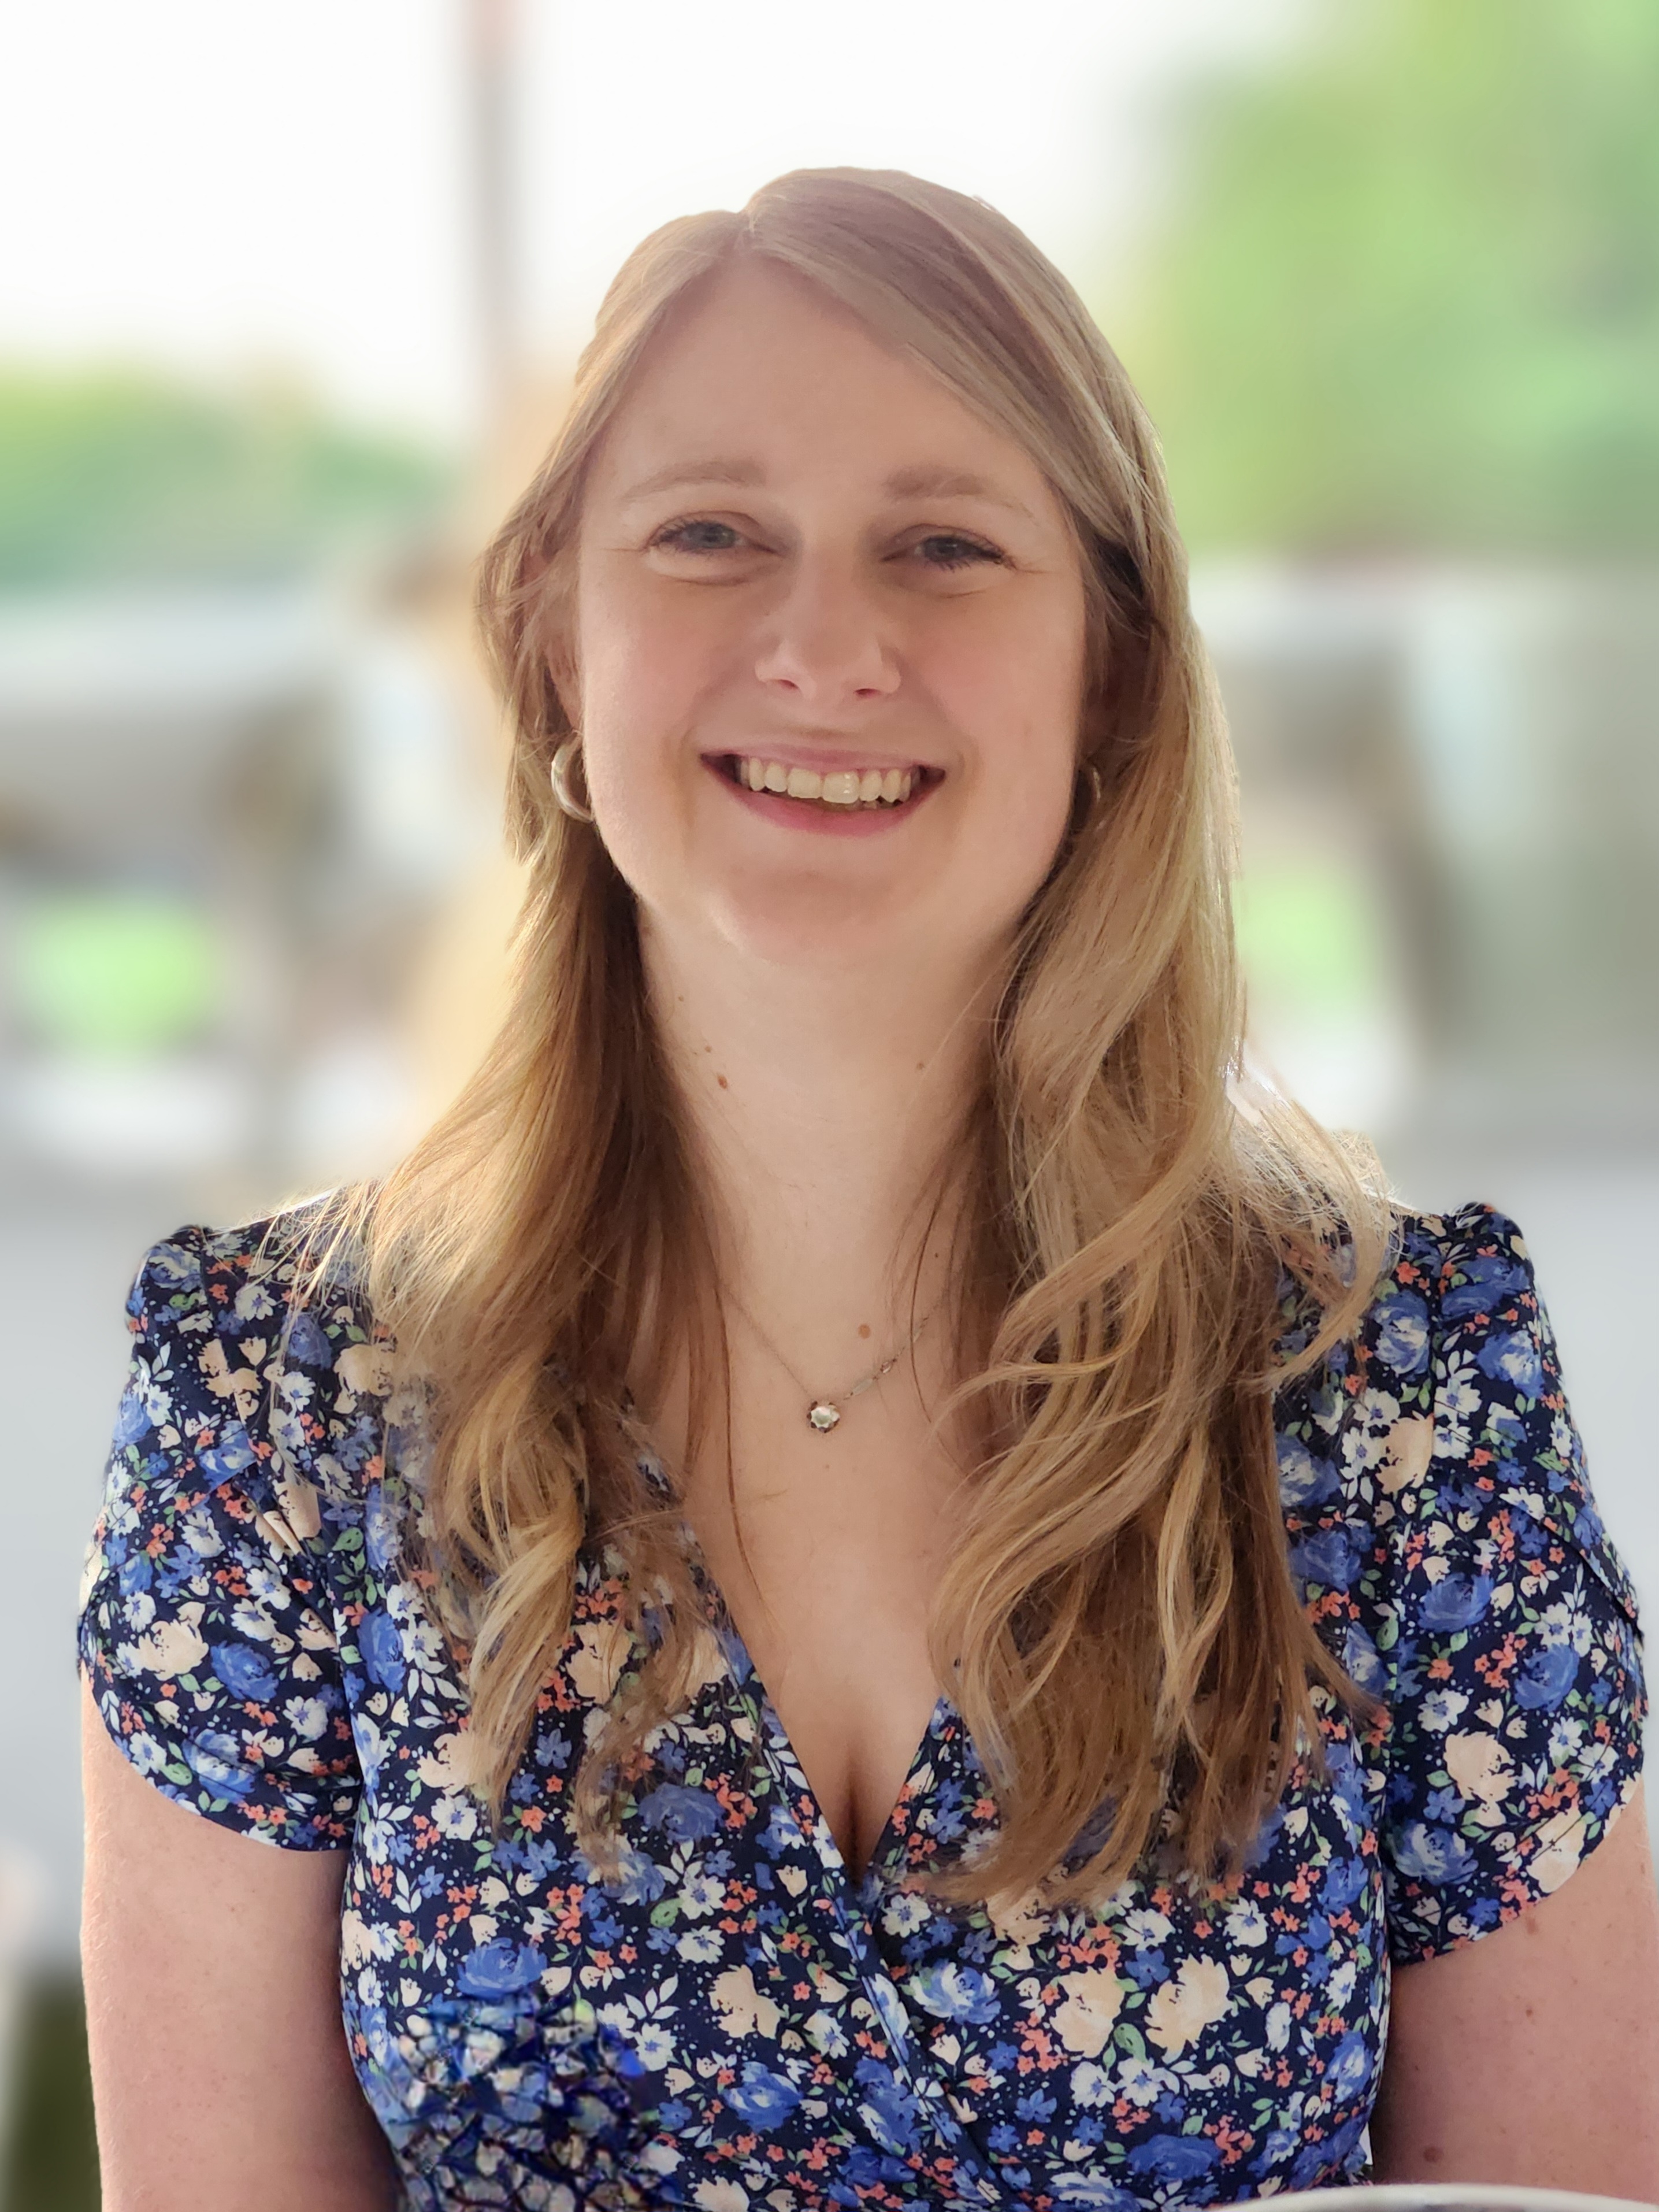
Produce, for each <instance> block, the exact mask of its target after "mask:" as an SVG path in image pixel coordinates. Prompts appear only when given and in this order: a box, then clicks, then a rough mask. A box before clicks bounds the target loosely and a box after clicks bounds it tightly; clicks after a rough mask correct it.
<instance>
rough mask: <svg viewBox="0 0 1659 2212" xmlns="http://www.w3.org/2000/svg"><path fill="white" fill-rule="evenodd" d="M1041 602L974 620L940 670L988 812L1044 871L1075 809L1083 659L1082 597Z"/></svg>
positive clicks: (941, 687)
mask: <svg viewBox="0 0 1659 2212" xmlns="http://www.w3.org/2000/svg"><path fill="white" fill-rule="evenodd" d="M1042 612H1043V618H1042V619H1040V620H1033V619H1031V618H1030V617H1029V616H1026V618H1024V619H1021V620H1018V621H1012V620H1011V621H1008V622H1004V623H996V624H993V625H987V626H985V627H984V628H983V629H976V631H975V632H974V634H973V635H972V638H971V640H970V641H969V642H968V645H967V649H966V651H958V652H956V653H951V654H949V655H944V656H942V657H941V659H940V661H939V664H938V667H937V676H936V682H937V686H938V690H939V693H940V696H941V697H942V702H943V703H945V704H946V706H947V711H948V714H950V717H951V719H952V720H954V722H955V723H956V724H957V726H959V727H960V729H962V730H963V731H964V732H965V733H966V734H967V735H968V736H969V737H970V738H971V741H972V754H973V757H974V761H975V763H976V769H977V775H976V781H978V784H979V786H980V789H981V792H982V793H983V795H984V799H986V801H987V802H988V806H987V812H988V813H990V812H991V811H995V813H996V816H997V817H998V821H999V824H1000V829H999V834H1001V835H1002V836H1005V837H1006V838H1007V839H1008V841H1009V842H1011V843H1012V842H1017V843H1018V844H1019V846H1020V848H1021V854H1022V856H1023V857H1024V858H1025V859H1026V861H1027V863H1028V864H1030V865H1035V866H1037V869H1038V875H1039V876H1040V875H1041V874H1042V873H1043V872H1044V870H1045V868H1046V866H1047V862H1048V860H1050V859H1051V858H1052V855H1053V852H1054V848H1055V847H1056V846H1057V844H1058V842H1059V841H1060V839H1061V837H1062V836H1063V835H1064V834H1065V828H1066V823H1067V820H1068V818H1069V815H1070V811H1071V806H1072V798H1073V793H1074V790H1075V781H1076V772H1077V736H1078V726H1079V721H1080V718H1081V708H1082V689H1083V665H1084V641H1083V635H1084V634H1083V616H1082V610H1081V603H1080V604H1079V605H1076V606H1075V608H1074V607H1073V606H1071V605H1069V603H1066V602H1062V603H1061V604H1059V605H1056V606H1055V607H1053V608H1051V609H1046V610H1044V611H1042ZM1032 848H1040V851H1039V853H1038V859H1037V860H1035V861H1033V860H1032ZM1010 859H1012V855H1010Z"/></svg>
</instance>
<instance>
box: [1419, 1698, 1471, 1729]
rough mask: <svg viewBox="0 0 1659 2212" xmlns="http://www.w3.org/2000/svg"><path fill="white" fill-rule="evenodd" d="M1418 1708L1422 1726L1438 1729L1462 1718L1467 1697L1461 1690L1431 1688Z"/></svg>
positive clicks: (1465, 1709)
mask: <svg viewBox="0 0 1659 2212" xmlns="http://www.w3.org/2000/svg"><path fill="white" fill-rule="evenodd" d="M1419 1710H1420V1712H1421V1715H1422V1720H1423V1726H1424V1727H1425V1728H1427V1729H1436V1730H1437V1731H1438V1730H1439V1729H1449V1728H1450V1727H1451V1725H1452V1724H1453V1723H1454V1722H1455V1721H1457V1720H1459V1719H1461V1718H1462V1716H1463V1714H1464V1713H1465V1712H1467V1711H1468V1699H1467V1698H1466V1697H1465V1696H1464V1695H1463V1692H1462V1691H1461V1690H1431V1691H1430V1692H1429V1694H1428V1695H1427V1697H1426V1698H1425V1699H1424V1700H1423V1702H1422V1705H1421V1706H1420V1708H1419Z"/></svg>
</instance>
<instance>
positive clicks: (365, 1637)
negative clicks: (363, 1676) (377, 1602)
mask: <svg viewBox="0 0 1659 2212" xmlns="http://www.w3.org/2000/svg"><path fill="white" fill-rule="evenodd" d="M357 1648H358V1650H360V1652H361V1653H362V1655H363V1664H364V1666H365V1668H366V1669H367V1671H368V1678H369V1680H370V1681H371V1682H378V1684H379V1686H380V1687H381V1688H382V1689H383V1690H391V1692H393V1693H394V1694H396V1692H397V1691H399V1690H401V1689H402V1688H403V1676H404V1673H405V1671H406V1662H405V1660H404V1657H403V1639H402V1638H401V1637H400V1636H399V1635H398V1633H397V1622H396V1621H395V1620H393V1619H392V1618H391V1614H390V1613H384V1612H382V1611H381V1610H380V1608H379V1607H375V1608H374V1609H373V1611H372V1612H369V1613H365V1614H364V1615H363V1618H362V1620H360V1622H359V1624H358V1628H357Z"/></svg>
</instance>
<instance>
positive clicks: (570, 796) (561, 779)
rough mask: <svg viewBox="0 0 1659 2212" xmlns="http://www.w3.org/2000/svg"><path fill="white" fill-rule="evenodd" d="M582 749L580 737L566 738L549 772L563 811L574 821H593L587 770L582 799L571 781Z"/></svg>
mask: <svg viewBox="0 0 1659 2212" xmlns="http://www.w3.org/2000/svg"><path fill="white" fill-rule="evenodd" d="M581 750H582V740H581V739H580V738H566V740H565V742H564V744H562V745H560V748H559V750H558V751H557V752H556V753H554V757H553V760H552V762H551V763H550V765H549V767H548V777H549V779H550V780H551V781H552V784H553V795H554V798H555V799H557V800H558V802H559V805H560V809H561V811H563V812H564V813H566V814H568V815H569V817H570V818H571V820H572V822H591V821H592V819H593V809H592V807H591V806H590V805H587V803H586V799H585V793H586V787H587V775H586V774H585V772H584V775H583V777H582V784H583V790H584V797H583V798H582V799H578V797H577V796H576V793H575V790H574V788H573V787H572V781H571V778H572V770H573V769H574V768H575V766H576V763H577V760H578V757H579V755H580V753H581Z"/></svg>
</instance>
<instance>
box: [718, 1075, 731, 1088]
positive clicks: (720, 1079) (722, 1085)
mask: <svg viewBox="0 0 1659 2212" xmlns="http://www.w3.org/2000/svg"><path fill="white" fill-rule="evenodd" d="M715 1081H716V1082H717V1084H718V1085H719V1086H720V1088H721V1089H722V1090H723V1091H730V1088H731V1085H730V1084H729V1083H728V1082H727V1080H726V1079H725V1077H724V1075H717V1076H716V1077H715Z"/></svg>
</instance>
